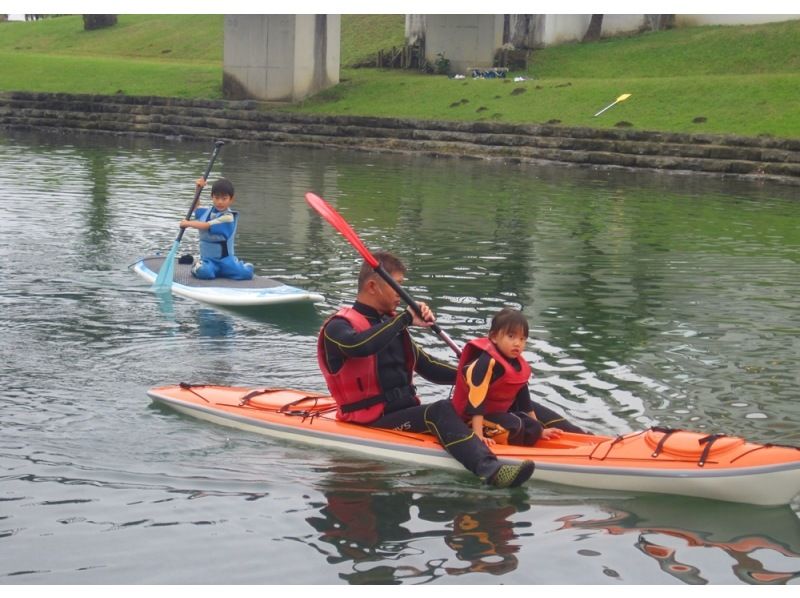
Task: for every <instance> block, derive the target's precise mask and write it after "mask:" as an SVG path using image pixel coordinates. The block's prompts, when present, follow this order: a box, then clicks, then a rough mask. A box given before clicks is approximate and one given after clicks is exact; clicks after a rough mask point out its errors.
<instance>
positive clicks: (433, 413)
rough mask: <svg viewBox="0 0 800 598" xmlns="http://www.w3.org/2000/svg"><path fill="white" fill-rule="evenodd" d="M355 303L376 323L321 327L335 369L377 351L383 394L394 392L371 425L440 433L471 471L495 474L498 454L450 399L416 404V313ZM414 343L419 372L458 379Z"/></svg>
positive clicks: (335, 322)
mask: <svg viewBox="0 0 800 598" xmlns="http://www.w3.org/2000/svg"><path fill="white" fill-rule="evenodd" d="M353 308H354V309H355V310H356V311H358V312H359V313H361V314H362V315H364V316H365V317H366V318H367V320H368V321H369V322H370V324H372V326H370V328H368V329H367V330H365V331H363V332H356V331H355V330H354V329H353V327H352V326H351V325H350V323H349V322H348V321H347V320H345V319H343V318H337V317H334V318H332V319H331V320H330V321H329V322H328V324H327V325H326V326H325V328H324V330H323V331H322V333H323V334H324V351H325V360H326V363H327V365H328V368H329V369H330V371H331V372H336V371H338V370H339V369H340V368H341V367H342V365H343V364H344V361H345V360H346V359H347V358H349V357H366V356H369V355H376V356H377V360H378V378H379V381H380V387H381V389H382V390H383V392H384V394H386V395H394V396H393V398H392V399H391V400H389V401H387V403H386V407H385V409H384V413H383V416H381V417H380V418H378V419H377V420H375V421H374V422H370V423H369V424H368V425H370V426H373V427H376V428H388V429H392V430H406V431H409V432H430V433H432V434H435V435H436V436H437V437H438V438H439V441H440V442H441V443H442V446H444V448H445V449H447V451H448V452H449V453H450V454H451V455H452V456H453V457H454V458H455V459H456V460H457V461H459V463H461V464H462V465H464V467H466V468H467V469H468V470H469V471H471V472H472V473H474V474H476V475H478V476H479V477H481V478H484V479H488V478H489V477H491V476H492V475H493V474H494V473H495V472H496V471H497V470H498V468H499V467H500V464H499V463H498V461H497V458H496V457H495V456H494V454H493V453H492V452H491V451H490V450H489V449H488V448H487V447H486V445H485V444H484V443H483V442H482V441H481V440H480V439H479V438H478V437H477V436H475V435H474V434H473V432H472V430H471V429H470V428H469V427H468V426H467V425H466V424H465V423H464V422H463V421H462V420H461V418H460V417H459V416H458V415H457V414H456V412H455V410H454V409H453V406H452V403H451V402H450V401H449V400H447V399H443V400H440V401H436V402H434V403H427V404H422V405H419V404H417V400H416V389H414V387H413V380H410V379H409V376H408V368H407V367H406V364H405V360H406V349H405V346H404V343H403V337H402V335H401V333H402V332H403V331H404V330H405V329H406V328H408V326H410V325H411V322H412V316H411V314H410V313H409V312H401V313H399V314H397V315H395V316H388V315H381V314H379V313H378V312H377V311H376V310H375V309H373V308H372V307H369V306H368V305H365V304H363V303H360V302H358V301H357V302H356V303H355V304H354V305H353ZM411 345H412V350H413V355H414V371H415V372H416V373H418V374H419V375H420V376H422V377H423V378H425V379H426V380H428V381H430V382H433V383H436V384H454V383H455V378H456V368H455V366H453V365H450V364H446V363H442V362H440V361H437V360H436V359H434V358H433V357H431V356H430V355H428V354H427V353H426V352H425V351H423V350H422V348H420V347H419V346H418V345H417V344H416V343H414V342H413V341H412V343H411ZM393 391H396V392H393Z"/></svg>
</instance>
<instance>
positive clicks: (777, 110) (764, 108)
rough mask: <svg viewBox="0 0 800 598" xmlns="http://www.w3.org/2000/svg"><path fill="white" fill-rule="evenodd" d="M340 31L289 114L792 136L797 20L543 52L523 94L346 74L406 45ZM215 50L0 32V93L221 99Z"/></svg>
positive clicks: (178, 28) (799, 50)
mask: <svg viewBox="0 0 800 598" xmlns="http://www.w3.org/2000/svg"><path fill="white" fill-rule="evenodd" d="M341 31H342V37H341V39H342V42H341V63H342V65H343V70H342V83H341V84H340V85H338V86H336V87H334V88H331V89H329V90H326V91H324V92H322V93H320V94H317V95H316V96H315V97H313V98H310V99H308V100H307V101H305V102H303V103H301V104H298V105H296V106H292V107H290V108H288V110H292V111H300V112H313V113H320V114H358V115H376V116H400V117H408V118H421V119H445V120H486V121H497V122H519V123H544V122H560V123H561V124H564V125H582V126H592V127H599V128H603V127H615V126H628V127H634V128H637V129H647V130H663V131H681V132H703V133H735V134H742V135H774V136H780V137H800V94H798V93H797V91H796V90H797V89H800V21H788V22H784V23H772V24H766V25H756V26H738V27H696V28H688V29H675V30H671V31H662V32H654V33H646V34H642V35H637V36H628V37H620V38H614V39H608V40H603V41H600V42H597V43H591V44H580V43H575V44H565V45H562V46H557V47H552V48H546V49H542V50H537V51H535V52H534V53H533V57H532V60H531V65H530V69H529V70H528V72H526V73H513V74H512V75H511V77H513V76H514V75H520V76H524V77H525V78H526V80H525V81H522V82H518V83H515V82H513V81H512V80H511V77H510V78H509V79H505V80H473V79H471V78H468V79H450V78H447V77H444V76H433V75H423V74H420V73H416V72H413V71H389V70H377V69H364V68H361V69H352V68H347V66H349V65H353V64H357V63H361V62H363V61H365V60H369V59H370V58H371V57H373V56H374V55H375V54H376V53H377V51H378V50H380V49H388V48H391V47H392V46H400V45H401V44H402V43H403V32H404V17H403V15H342V28H341ZM222 46H223V17H222V16H221V15H120V16H119V22H118V24H117V25H116V26H115V27H112V28H109V29H103V30H98V31H92V32H87V31H83V23H82V20H81V17H80V16H79V15H74V16H67V17H59V18H55V19H47V20H43V21H36V22H27V23H25V22H22V23H20V22H12V23H0V61H2V64H3V68H1V69H0V90H35V91H53V92H67V93H103V94H113V93H126V94H130V95H163V96H175V97H204V98H220V97H221V96H222V90H221V88H222ZM622 93H630V94H632V96H631V98H630V99H629V100H627V101H626V102H623V103H621V104H619V105H617V106H615V107H614V108H612V109H610V110H609V111H607V112H606V113H604V114H603V115H601V116H600V117H594V116H593V115H594V113H595V112H597V111H598V110H599V109H600V108H602V107H604V106H606V105H607V104H609V103H610V102H612V101H613V100H614V99H616V98H617V97H618V96H619V95H620V94H622Z"/></svg>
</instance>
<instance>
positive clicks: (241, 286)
mask: <svg viewBox="0 0 800 598" xmlns="http://www.w3.org/2000/svg"><path fill="white" fill-rule="evenodd" d="M164 259H165V258H164V257H161V256H154V257H146V258H142V259H141V260H139V261H138V262H136V263H135V264H134V265H133V266H132V268H133V271H134V272H136V273H137V274H138V275H139V276H141V277H142V278H144V279H145V280H146V281H147V282H149V283H151V284H152V283H153V282H155V280H156V277H157V276H158V271H159V270H160V269H161V265H162V264H163V263H164ZM171 290H172V294H173V295H178V296H180V297H187V298H189V299H194V300H195V301H201V302H203V303H208V304H211V305H227V306H239V307H244V306H252V305H278V304H281V303H298V302H300V303H302V302H312V303H318V302H320V301H324V300H325V298H324V297H323V296H322V295H320V294H318V293H311V292H309V291H305V290H303V289H299V288H297V287H293V286H290V285H288V284H285V283H283V282H280V281H279V280H275V279H272V278H267V277H266V276H254V277H253V279H252V280H231V279H230V278H217V279H214V280H201V279H199V278H195V277H194V276H192V266H191V264H179V263H178V261H177V260H175V274H174V277H173V282H172V287H171Z"/></svg>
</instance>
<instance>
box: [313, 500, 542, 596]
mask: <svg viewBox="0 0 800 598" xmlns="http://www.w3.org/2000/svg"><path fill="white" fill-rule="evenodd" d="M324 494H325V498H326V504H325V505H324V506H322V507H321V508H320V509H319V514H318V515H315V516H313V517H309V518H308V519H307V521H308V523H309V524H310V525H311V526H312V527H313V528H314V529H315V530H316V531H317V532H319V538H318V539H319V541H320V542H319V543H316V542H315V543H314V546H316V548H317V550H319V551H320V552H322V553H323V554H326V555H327V560H328V562H329V563H331V564H338V563H347V562H352V564H353V572H352V573H341V574H340V575H341V577H342V578H343V579H345V580H347V581H348V582H349V583H353V584H365V583H369V584H390V583H398V582H412V583H421V582H429V581H432V580H434V579H437V578H440V577H443V576H457V575H463V574H468V573H484V574H490V575H503V574H506V573H510V572H512V571H514V570H516V569H517V568H518V566H519V559H518V557H517V552H519V550H520V546H519V544H518V543H517V542H516V541H515V540H517V538H518V534H519V530H518V529H516V527H517V526H518V525H519V523H513V522H512V518H513V517H514V515H516V514H517V513H519V512H523V511H526V510H528V509H529V508H530V507H529V505H528V504H527V502H526V501H525V500H524V499H523V498H522V497H521V496H520V497H519V499H518V500H517V499H515V498H514V497H512V498H510V500H509V501H504V504H503V505H502V506H497V507H491V506H487V505H485V504H483V503H482V502H481V501H480V500H477V501H476V502H475V504H473V505H467V506H466V508H465V507H464V506H460V507H459V506H456V503H454V501H453V500H452V498H451V497H436V496H432V495H422V496H420V495H418V494H417V493H416V492H407V491H402V490H401V491H398V490H397V489H396V488H392V489H391V490H389V489H387V488H380V487H375V486H372V485H371V487H367V488H363V487H362V488H360V489H358V490H339V489H334V490H330V489H329V490H326V491H325V492H324ZM412 512H415V513H416V514H415V515H414V516H412ZM416 518H419V521H421V522H426V523H425V525H422V526H421V527H422V528H423V529H422V530H417V531H412V530H413V529H414V528H419V527H420V525H419V523H418V522H417V523H415V519H416ZM431 538H441V539H442V540H443V542H444V544H443V545H437V544H436V543H435V542H429V540H430V539H431ZM322 543H325V544H327V545H329V546H330V547H332V549H333V550H335V552H333V551H331V550H330V549H325V548H322ZM445 547H446V548H445ZM448 549H449V550H452V551H453V552H452V553H450V552H449V550H448ZM422 551H424V552H422ZM453 559H455V560H453ZM421 562H424V563H425V566H420V563H421Z"/></svg>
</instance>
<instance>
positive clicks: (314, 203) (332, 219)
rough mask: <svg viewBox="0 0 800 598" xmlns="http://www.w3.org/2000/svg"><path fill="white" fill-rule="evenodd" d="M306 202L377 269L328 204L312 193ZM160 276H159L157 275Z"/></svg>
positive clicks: (342, 219) (348, 226)
mask: <svg viewBox="0 0 800 598" xmlns="http://www.w3.org/2000/svg"><path fill="white" fill-rule="evenodd" d="M306 201H307V202H308V205H310V206H311V207H312V208H314V209H315V210H316V211H317V213H318V214H319V215H320V216H322V217H323V218H324V219H325V220H327V221H328V223H329V224H330V225H331V226H333V228H335V229H336V230H338V231H339V232H340V233H342V236H343V237H344V238H345V239H347V240H348V241H350V244H351V245H352V246H353V247H355V248H356V250H357V251H358V253H360V254H361V257H363V258H364V259H365V260H366V262H367V263H368V264H369V265H370V266H372V267H373V268H377V267H378V266H379V265H380V263H379V262H378V260H376V259H375V256H373V255H372V253H370V251H369V249H367V248H366V246H365V245H364V244H363V243H362V242H361V239H359V238H358V235H357V234H356V231H354V230H353V229H352V228H351V227H350V225H349V224H348V223H347V221H346V220H345V219H344V218H342V216H341V215H340V214H339V212H337V211H336V210H335V209H334V208H333V207H332V206H331V205H330V204H329V203H328V202H326V201H325V200H324V199H322V198H321V197H320V196H319V195H316V194H314V193H306ZM159 276H160V274H159Z"/></svg>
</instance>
